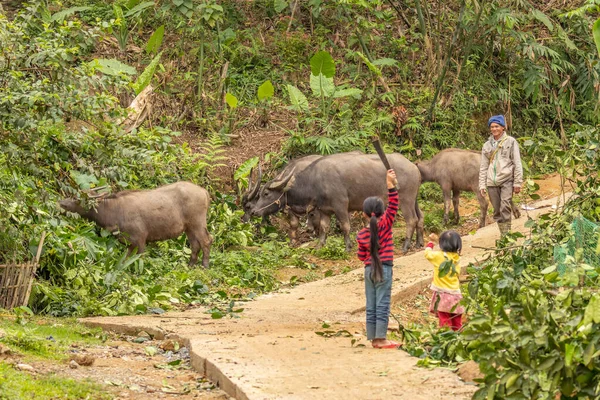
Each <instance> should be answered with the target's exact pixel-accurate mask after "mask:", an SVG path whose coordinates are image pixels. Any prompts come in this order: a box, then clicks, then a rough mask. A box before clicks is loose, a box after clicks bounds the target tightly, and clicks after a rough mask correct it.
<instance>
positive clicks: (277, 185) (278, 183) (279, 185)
mask: <svg viewBox="0 0 600 400" xmlns="http://www.w3.org/2000/svg"><path fill="white" fill-rule="evenodd" d="M295 169H296V168H293V169H292V170H291V171H290V173H289V174H287V175H285V176H282V177H280V178H279V179H277V178H275V180H273V182H271V184H270V185H269V187H270V188H271V189H274V190H279V189H283V188H284V187H285V185H287V183H288V182H289V180H290V179H291V178H292V176H293V175H294V170H295Z"/></svg>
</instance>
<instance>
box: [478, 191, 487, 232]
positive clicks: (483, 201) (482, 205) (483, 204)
mask: <svg viewBox="0 0 600 400" xmlns="http://www.w3.org/2000/svg"><path fill="white" fill-rule="evenodd" d="M475 193H477V201H479V211H480V212H481V215H480V216H479V227H480V228H483V227H484V226H485V218H486V217H487V210H488V199H487V198H486V197H485V196H482V195H481V191H480V190H477V191H475Z"/></svg>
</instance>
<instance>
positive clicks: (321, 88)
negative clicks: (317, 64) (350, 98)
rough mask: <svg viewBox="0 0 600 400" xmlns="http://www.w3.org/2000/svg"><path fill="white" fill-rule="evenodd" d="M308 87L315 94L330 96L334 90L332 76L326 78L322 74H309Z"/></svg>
mask: <svg viewBox="0 0 600 400" xmlns="http://www.w3.org/2000/svg"><path fill="white" fill-rule="evenodd" d="M310 88H311V89H312V92H313V94H314V95H315V96H317V97H321V96H325V97H331V96H332V95H333V93H334V92H335V85H334V83H333V78H327V77H326V76H324V75H322V74H321V75H318V76H315V75H313V74H311V75H310Z"/></svg>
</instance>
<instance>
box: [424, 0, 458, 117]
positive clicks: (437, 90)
mask: <svg viewBox="0 0 600 400" xmlns="http://www.w3.org/2000/svg"><path fill="white" fill-rule="evenodd" d="M417 1H418V0H417ZM466 5H467V2H466V0H463V1H462V5H461V7H460V13H459V15H458V25H457V26H456V30H455V31H454V34H453V35H452V42H450V48H449V49H448V54H447V55H446V61H445V62H444V67H443V69H442V72H441V73H440V75H439V76H438V80H437V83H436V85H435V86H436V88H435V94H434V95H433V100H432V101H431V105H430V106H429V111H428V112H427V119H428V120H431V116H432V114H433V109H434V108H435V103H436V102H437V98H438V96H439V94H440V92H441V90H442V86H443V85H444V78H445V77H446V72H447V71H448V67H449V66H450V60H451V59H452V51H453V50H454V47H455V45H456V41H457V40H458V35H459V33H460V30H461V28H462V20H463V16H464V14H465V8H466Z"/></svg>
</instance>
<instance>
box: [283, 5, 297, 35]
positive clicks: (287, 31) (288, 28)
mask: <svg viewBox="0 0 600 400" xmlns="http://www.w3.org/2000/svg"><path fill="white" fill-rule="evenodd" d="M296 7H298V0H296V1H295V2H294V7H292V15H291V16H290V22H289V23H288V27H287V30H286V31H285V33H286V34H288V33H290V29H291V28H292V21H293V20H294V14H296Z"/></svg>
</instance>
